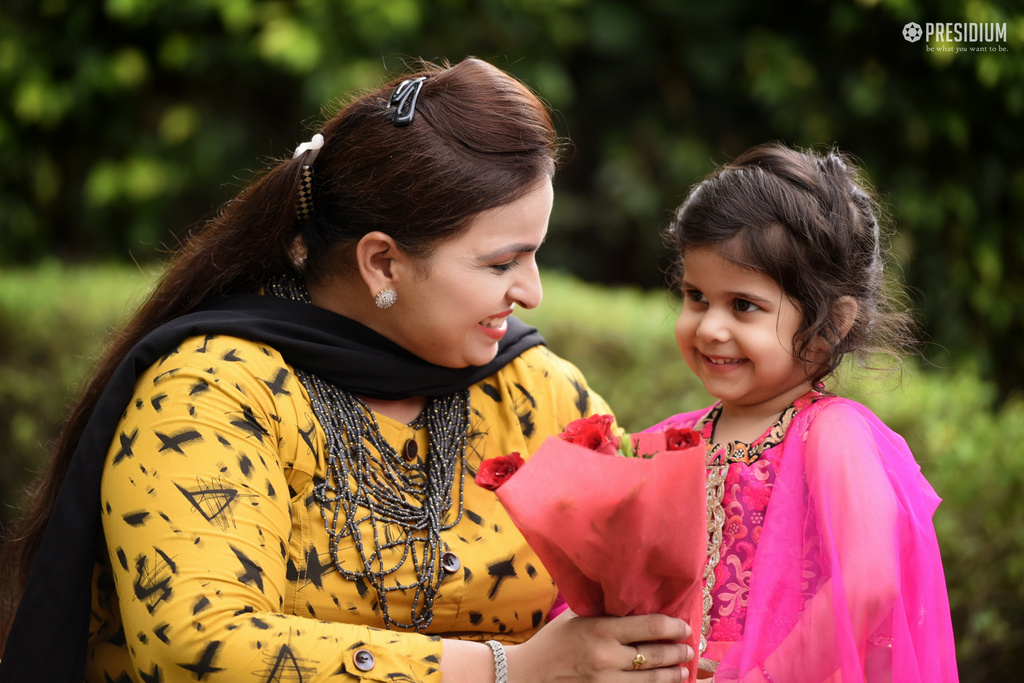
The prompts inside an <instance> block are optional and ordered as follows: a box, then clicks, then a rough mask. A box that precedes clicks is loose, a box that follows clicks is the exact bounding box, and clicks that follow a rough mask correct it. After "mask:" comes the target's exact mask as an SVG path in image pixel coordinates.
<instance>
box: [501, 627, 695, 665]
mask: <svg viewBox="0 0 1024 683" xmlns="http://www.w3.org/2000/svg"><path fill="white" fill-rule="evenodd" d="M689 636H690V627H689V625H687V623H686V622H685V621H683V620H681V619H675V618H673V617H668V616H665V615H663V614H648V615H643V616H632V617H580V616H577V615H576V614H573V613H572V612H571V611H569V610H566V611H565V612H564V613H562V614H560V615H559V616H558V617H557V618H556V619H554V620H553V621H552V622H551V623H549V624H547V625H546V626H545V627H544V628H542V629H541V630H540V631H538V632H537V635H535V636H534V637H533V638H531V639H530V640H528V641H527V642H525V643H523V644H521V645H514V646H507V647H506V651H507V656H508V680H509V683H536V682H539V681H544V682H547V681H566V682H568V681H588V682H592V683H604V682H608V683H614V682H615V681H621V682H622V683H629V682H635V683H640V682H641V681H644V682H649V683H679V681H684V680H686V676H687V674H688V672H687V670H686V669H685V668H681V666H680V665H681V664H684V663H686V662H688V661H690V660H691V659H693V650H692V649H691V648H690V646H688V645H686V644H684V643H680V642H677V641H681V640H684V639H685V638H688V637H689ZM638 651H639V653H640V654H641V655H642V660H643V662H644V663H643V666H642V667H641V668H640V669H634V661H635V660H637V652H638Z"/></svg>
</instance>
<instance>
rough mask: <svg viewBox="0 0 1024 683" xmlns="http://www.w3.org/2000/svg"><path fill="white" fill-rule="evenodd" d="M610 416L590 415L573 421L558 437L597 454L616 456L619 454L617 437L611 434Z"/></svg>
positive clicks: (612, 420) (613, 419)
mask: <svg viewBox="0 0 1024 683" xmlns="http://www.w3.org/2000/svg"><path fill="white" fill-rule="evenodd" d="M614 421H615V417H613V416H612V415H591V416H590V417H581V418H580V419H578V420H573V421H572V422H570V423H569V424H568V425H566V427H565V431H563V432H562V433H561V434H560V435H559V436H560V437H561V438H562V439H564V440H565V441H568V442H569V443H572V444H576V445H577V446H582V447H583V448H589V449H590V450H592V451H597V452H598V453H604V454H606V455H616V454H618V452H619V437H617V436H616V435H615V434H614V433H612V423H613V422H614Z"/></svg>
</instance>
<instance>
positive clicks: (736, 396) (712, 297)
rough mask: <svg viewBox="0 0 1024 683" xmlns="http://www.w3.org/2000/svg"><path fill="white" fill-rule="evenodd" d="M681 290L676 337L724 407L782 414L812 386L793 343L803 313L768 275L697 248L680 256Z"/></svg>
mask: <svg viewBox="0 0 1024 683" xmlns="http://www.w3.org/2000/svg"><path fill="white" fill-rule="evenodd" d="M682 289H683V292H682V293H683V299H684V301H683V309H682V311H681V312H680V313H679V318H678V320H677V321H676V326H675V332H676V340H677V341H678V343H679V348H680V350H681V351H682V354H683V358H684V359H685V360H686V363H687V365H689V366H690V369H691V370H693V372H694V373H695V374H696V375H697V376H698V377H699V378H700V380H701V382H703V383H704V388H705V389H707V391H708V393H710V394H711V395H712V396H714V397H716V398H718V399H720V400H721V401H722V409H723V412H724V413H726V414H730V415H734V416H737V417H741V416H763V415H771V414H774V413H781V412H782V411H783V410H785V409H786V407H787V406H789V404H791V403H792V402H793V401H794V400H796V399H797V398H799V397H800V396H802V395H803V394H805V393H806V392H807V391H809V390H810V389H811V384H810V380H809V379H808V376H807V366H806V364H805V363H803V362H801V361H799V360H798V359H797V358H796V357H795V355H794V350H793V348H794V343H793V338H794V336H795V335H796V332H797V330H798V329H799V328H800V325H801V322H802V312H801V310H800V308H799V307H798V306H797V305H796V304H795V303H794V302H793V301H792V300H790V299H789V298H788V297H787V296H786V295H785V294H784V293H783V292H782V288H781V287H779V285H778V284H776V282H775V281H774V280H772V279H771V278H770V277H768V276H767V275H765V274H764V273H761V272H758V271H756V270H751V269H749V268H744V267H742V266H740V265H737V264H736V263H733V262H732V261H729V260H727V259H725V258H723V257H722V256H720V255H719V253H718V252H717V251H716V250H715V249H714V248H713V247H697V248H694V249H690V250H688V251H687V252H686V254H685V255H684V259H683V287H682Z"/></svg>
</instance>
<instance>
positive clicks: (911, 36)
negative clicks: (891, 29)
mask: <svg viewBox="0 0 1024 683" xmlns="http://www.w3.org/2000/svg"><path fill="white" fill-rule="evenodd" d="M923 33H924V32H923V31H922V30H921V24H915V23H914V22H910V23H909V24H907V25H906V26H904V27H903V37H904V38H906V39H907V42H908V43H916V42H917V41H919V40H921V36H922V35H923Z"/></svg>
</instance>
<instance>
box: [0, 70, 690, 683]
mask: <svg viewBox="0 0 1024 683" xmlns="http://www.w3.org/2000/svg"><path fill="white" fill-rule="evenodd" d="M556 154H557V141H556V138H555V135H554V132H553V129H552V126H551V121H550V117H549V114H548V112H547V110H546V109H545V108H544V107H543V106H542V105H541V103H540V102H539V101H538V100H537V98H536V97H535V96H534V95H533V94H532V93H530V92H529V91H528V90H527V89H526V88H525V87H524V86H522V85H521V84H520V83H519V82H517V81H516V80H514V79H513V78H511V77H510V76H509V75H507V74H505V73H503V72H501V71H500V70H498V69H496V68H494V67H492V66H490V65H488V64H486V63H484V62H481V61H479V60H476V59H467V60H465V61H463V62H461V63H459V64H457V65H455V66H452V67H449V68H437V67H432V66H426V67H424V69H423V70H422V71H421V72H419V73H417V74H414V75H412V76H410V77H409V78H406V79H404V80H401V81H400V82H399V81H396V82H394V83H391V84H389V85H387V86H386V87H384V88H382V89H380V90H378V91H376V92H373V93H369V94H367V95H364V96H362V97H360V98H358V99H356V100H354V101H353V102H352V103H351V104H349V105H348V106H347V107H345V108H344V109H343V110H342V111H340V112H339V113H338V114H337V115H336V116H334V118H332V119H331V120H330V121H329V122H328V123H327V124H326V125H325V126H324V127H323V129H322V130H321V131H320V134H318V135H316V136H314V138H313V140H311V141H310V142H309V143H305V144H303V145H301V146H300V147H299V148H298V149H297V150H296V152H295V155H294V156H293V158H292V159H291V160H287V161H284V162H282V163H280V164H278V165H277V166H276V167H275V168H273V169H272V170H271V171H270V172H269V173H268V174H267V175H266V176H265V177H263V178H262V179H261V180H259V181H258V182H256V183H254V184H253V185H252V186H250V187H249V188H247V189H246V190H245V191H243V192H242V193H240V194H239V195H238V197H236V198H235V199H234V200H233V201H232V202H230V203H229V204H228V205H227V206H226V207H225V209H224V211H223V212H222V213H221V215H219V216H218V217H217V218H216V219H215V220H213V221H212V222H211V224H210V225H209V226H207V228H206V229H205V230H204V231H202V232H201V233H200V234H198V235H196V236H195V237H194V238H193V239H192V240H191V241H190V242H189V243H188V244H187V245H186V246H185V247H184V248H183V250H182V251H181V253H180V254H178V255H177V257H176V258H175V259H174V260H173V261H172V262H171V264H170V266H169V268H168V270H167V272H166V274H165V276H164V278H163V279H162V281H161V282H160V284H159V285H158V286H157V288H156V290H155V292H154V293H153V295H152V296H151V297H150V299H149V300H148V301H147V302H146V303H145V304H144V305H143V307H142V308H141V309H140V311H139V312H138V313H137V314H136V316H135V317H134V318H133V319H132V320H131V321H130V323H129V325H128V327H127V329H126V330H125V331H124V332H123V333H122V335H121V336H120V337H119V338H118V339H117V340H116V341H115V343H114V345H113V346H112V348H111V349H110V351H109V352H108V353H107V355H106V356H105V357H104V359H103V361H102V362H101V365H100V369H99V371H98V373H97V375H96V377H95V378H94V379H93V381H92V382H91V384H90V385H89V386H88V388H87V390H86V392H85V394H84V397H83V398H82V400H81V401H80V402H79V404H78V406H77V407H76V409H75V411H74V413H73V414H72V416H71V419H70V421H69V424H68V426H67V428H66V430H65V433H64V434H63V437H62V439H61V441H60V444H59V446H58V449H57V455H56V458H55V461H54V465H53V468H52V471H51V473H50V474H49V476H48V477H47V479H46V480H45V482H44V483H43V484H42V486H41V488H40V490H39V492H38V493H37V495H36V496H35V498H34V508H33V510H31V511H30V514H29V515H28V516H27V517H26V522H25V524H24V527H23V529H22V530H21V531H19V533H17V534H15V535H12V537H11V538H10V540H8V543H7V547H6V549H5V552H6V556H5V559H4V567H5V570H4V577H3V586H4V591H5V600H4V606H5V617H6V619H5V624H6V623H9V621H8V620H9V619H10V616H11V615H10V614H9V613H12V612H13V609H14V605H15V604H16V603H17V602H18V600H19V598H20V599H21V606H20V608H19V610H18V614H17V618H16V620H15V621H14V625H13V630H12V631H11V635H10V637H9V638H8V639H7V647H6V649H5V653H4V658H3V661H2V662H0V678H2V680H4V681H7V680H18V681H26V680H40V681H43V680H45V681H63V680H74V681H79V680H82V679H83V677H84V678H85V680H87V681H129V680H130V681H175V680H205V681H212V682H214V683H215V682H216V681H233V680H246V681H248V680H263V681H277V680H295V681H299V680H301V681H318V680H328V679H329V680H342V681H346V680H348V681H354V680H389V681H391V680H398V681H437V680H440V679H441V678H442V676H443V678H444V680H445V681H488V682H489V681H506V680H523V681H545V680H554V679H556V678H558V679H567V680H616V678H619V677H622V676H625V677H626V679H627V680H628V679H629V678H630V677H632V678H634V679H635V680H651V681H678V680H682V678H683V674H682V673H681V672H682V671H683V670H682V669H680V668H679V667H678V665H679V664H680V663H682V662H683V661H685V660H687V659H689V657H690V656H692V653H691V652H689V650H688V648H686V647H685V646H683V645H679V644H674V643H672V642H671V641H675V640H679V639H682V638H684V637H685V636H686V635H687V633H688V630H689V629H688V626H687V625H686V624H685V623H683V622H681V621H679V620H675V619H670V618H668V617H663V616H659V615H651V616H646V617H628V618H621V619H613V618H602V619H583V618H578V617H575V616H574V615H571V614H569V615H566V616H562V617H559V618H558V619H556V620H555V621H553V622H552V623H551V624H549V625H547V626H545V627H544V628H543V629H540V627H541V625H542V624H544V621H545V617H546V614H547V611H548V610H549V608H550V607H551V604H552V602H553V601H554V598H555V588H554V586H553V585H552V582H551V580H550V577H549V576H548V574H547V572H546V571H545V570H544V568H543V566H541V564H540V562H539V561H538V560H537V558H536V556H535V555H534V554H533V553H532V551H530V549H529V547H528V546H527V545H526V543H525V542H524V541H523V539H522V537H521V536H520V535H519V533H518V532H517V531H516V529H515V528H514V526H513V525H512V524H511V522H510V521H509V519H508V517H507V516H506V515H505V513H504V511H503V510H502V508H501V506H500V505H499V504H498V502H497V500H496V498H495V497H494V495H493V494H492V493H490V492H488V491H485V490H483V489H479V488H477V487H474V486H473V485H472V483H471V482H470V483H468V484H467V478H468V479H471V478H472V476H473V474H474V473H475V471H476V469H477V468H478V466H479V464H480V462H481V461H482V460H483V459H484V458H487V457H493V456H497V455H504V454H506V453H508V452H511V451H519V452H521V453H524V454H528V453H530V452H532V451H533V450H534V449H535V448H536V447H537V446H538V445H539V444H540V442H541V441H542V440H543V439H544V438H545V437H546V436H549V435H551V434H554V433H557V432H559V431H560V430H561V429H562V428H563V427H564V426H565V424H566V423H567V422H569V421H570V420H572V419H575V418H578V417H580V416H581V415H588V414H591V413H594V412H606V411H607V406H606V405H605V403H604V402H603V400H602V399H600V397H598V396H596V395H595V394H593V393H591V392H590V391H589V390H588V388H587V385H586V383H585V381H584V379H583V378H582V377H581V376H580V374H579V372H578V371H577V370H576V369H575V368H574V367H573V366H571V365H570V364H568V363H566V362H565V361H563V360H561V359H559V358H557V357H556V356H554V355H553V354H551V353H550V352H549V351H547V350H546V349H545V347H544V346H543V345H542V343H543V340H542V339H541V338H540V337H539V336H538V335H537V334H536V331H535V330H532V329H531V328H528V327H526V326H525V325H523V324H522V323H519V322H518V321H517V320H515V319H514V318H512V317H510V313H511V312H512V310H513V307H514V306H515V305H517V304H518V305H520V306H523V307H526V308H531V307H533V306H536V305H537V304H539V303H540V299H541V286H540V280H539V276H538V272H537V265H536V262H535V259H534V255H535V253H536V251H537V249H538V248H539V247H540V245H541V243H542V242H543V240H544V236H545V234H546V230H547V223H548V218H549V215H550V211H551V203H552V189H551V178H552V175H553V173H554V168H555V161H556ZM105 388H106V391H104V389H105ZM101 394H102V396H101ZM76 448H77V451H76ZM72 453H74V458H71V455H72ZM62 481H63V482H66V483H67V485H66V486H63V487H61V483H62ZM58 493H59V497H58ZM97 512H99V514H98V515H97V514H96V513H97ZM44 529H45V530H46V535H45V536H44V535H43V530H44ZM37 549H38V552H37ZM33 559H34V560H35V561H34V566H33V562H32V561H33ZM30 567H31V577H30V578H28V579H26V577H28V575H29V570H30ZM22 593H23V595H22ZM90 600H91V604H90ZM504 645H508V646H509V647H508V648H507V649H506V648H505V647H504ZM641 668H642V669H643V671H642V672H640V673H639V674H632V673H629V674H627V673H626V672H631V671H633V670H634V669H641ZM641 676H643V678H641Z"/></svg>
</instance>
